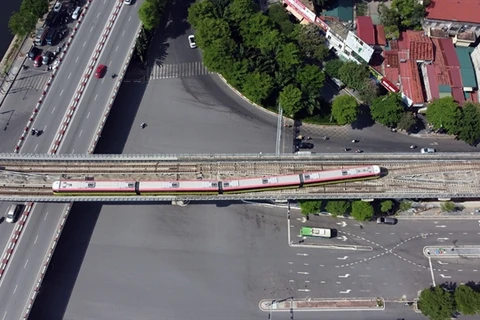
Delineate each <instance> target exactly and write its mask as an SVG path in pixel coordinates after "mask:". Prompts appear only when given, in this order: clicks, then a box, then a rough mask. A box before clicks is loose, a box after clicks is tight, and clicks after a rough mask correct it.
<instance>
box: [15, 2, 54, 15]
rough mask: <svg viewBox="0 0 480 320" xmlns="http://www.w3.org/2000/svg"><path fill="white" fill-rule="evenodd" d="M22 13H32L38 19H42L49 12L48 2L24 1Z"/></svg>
mask: <svg viewBox="0 0 480 320" xmlns="http://www.w3.org/2000/svg"><path fill="white" fill-rule="evenodd" d="M20 11H21V12H30V13H32V14H33V15H34V16H35V17H36V18H41V17H43V16H44V15H45V13H47V12H48V0H22V3H21V5H20Z"/></svg>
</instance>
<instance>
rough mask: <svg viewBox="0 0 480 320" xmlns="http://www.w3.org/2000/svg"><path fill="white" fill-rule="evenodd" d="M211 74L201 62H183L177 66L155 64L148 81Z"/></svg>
mask: <svg viewBox="0 0 480 320" xmlns="http://www.w3.org/2000/svg"><path fill="white" fill-rule="evenodd" d="M207 74H213V72H210V71H208V70H207V68H206V67H205V66H204V65H203V63H202V62H198V61H197V62H185V63H178V64H171V63H166V64H161V65H157V64H155V65H154V66H153V69H152V70H151V71H150V80H156V79H170V78H186V77H195V76H203V75H207Z"/></svg>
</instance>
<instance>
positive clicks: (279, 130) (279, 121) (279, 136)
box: [275, 104, 283, 156]
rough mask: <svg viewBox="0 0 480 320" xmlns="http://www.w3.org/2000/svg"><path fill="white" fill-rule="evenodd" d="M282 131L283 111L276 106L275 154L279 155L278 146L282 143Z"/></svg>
mask: <svg viewBox="0 0 480 320" xmlns="http://www.w3.org/2000/svg"><path fill="white" fill-rule="evenodd" d="M282 130H283V109H282V106H281V105H280V104H278V118H277V141H276V143H275V154H276V155H277V156H279V155H280V146H281V142H282Z"/></svg>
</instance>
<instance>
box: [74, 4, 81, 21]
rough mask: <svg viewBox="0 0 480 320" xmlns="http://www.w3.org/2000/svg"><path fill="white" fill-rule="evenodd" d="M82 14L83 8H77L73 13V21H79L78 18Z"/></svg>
mask: <svg viewBox="0 0 480 320" xmlns="http://www.w3.org/2000/svg"><path fill="white" fill-rule="evenodd" d="M81 12H82V8H81V7H77V8H76V9H75V11H73V13H72V19H73V20H77V19H78V16H80V13H81Z"/></svg>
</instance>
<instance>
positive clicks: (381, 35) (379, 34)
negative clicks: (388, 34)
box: [373, 24, 387, 46]
mask: <svg viewBox="0 0 480 320" xmlns="http://www.w3.org/2000/svg"><path fill="white" fill-rule="evenodd" d="M373 29H374V30H375V44H377V45H379V46H386V45H387V38H385V28H384V27H383V26H382V25H381V24H380V25H374V26H373Z"/></svg>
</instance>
